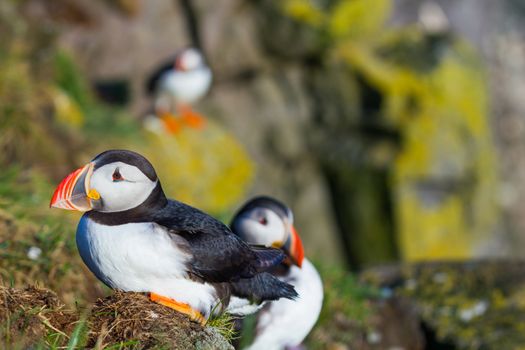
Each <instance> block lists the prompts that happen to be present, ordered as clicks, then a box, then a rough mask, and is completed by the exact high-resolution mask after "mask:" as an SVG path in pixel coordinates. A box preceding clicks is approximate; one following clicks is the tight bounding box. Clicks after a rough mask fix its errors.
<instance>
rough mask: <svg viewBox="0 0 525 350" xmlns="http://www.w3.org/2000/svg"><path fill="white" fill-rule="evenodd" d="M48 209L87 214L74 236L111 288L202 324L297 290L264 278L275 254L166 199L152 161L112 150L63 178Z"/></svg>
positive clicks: (92, 267) (278, 255) (251, 309)
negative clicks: (143, 295) (145, 297)
mask: <svg viewBox="0 0 525 350" xmlns="http://www.w3.org/2000/svg"><path fill="white" fill-rule="evenodd" d="M50 206H51V207H55V208H60V209H68V210H78V211H85V212H86V213H85V214H84V215H83V216H82V218H81V220H80V222H79V224H78V228H77V234H76V241H77V247H78V250H79V252H80V256H81V257H82V259H83V260H84V263H85V264H86V265H87V266H88V267H89V269H90V270H91V272H93V273H94V274H95V276H96V277H97V278H98V279H100V280H101V281H102V282H104V283H105V284H106V285H108V286H109V287H111V288H114V289H120V290H124V291H133V292H147V293H149V295H150V299H151V300H152V301H155V302H158V303H160V304H163V305H166V306H168V307H171V308H173V309H175V310H178V311H180V312H183V313H185V314H187V315H189V316H190V318H191V319H192V320H195V321H198V322H200V323H201V324H204V323H205V322H206V319H207V318H208V317H209V316H210V315H211V313H212V312H214V313H219V312H221V311H224V310H226V311H228V312H230V313H233V314H238V315H245V314H248V313H252V312H255V311H256V310H257V307H258V305H257V304H260V303H262V302H264V301H267V300H277V299H279V298H290V299H293V298H295V297H296V296H297V294H296V292H295V290H294V288H293V287H292V286H291V285H289V284H287V283H286V282H282V281H280V280H278V279H277V278H275V277H274V276H272V275H271V274H269V273H267V272H265V271H266V270H268V269H269V268H271V267H273V266H275V265H277V264H279V263H280V262H281V261H282V260H283V259H284V254H283V253H282V252H281V251H280V250H278V249H268V248H265V247H252V246H249V245H248V244H246V243H245V242H244V241H242V240H241V239H240V238H239V237H238V236H236V235H234V234H233V233H232V232H231V231H230V230H229V228H228V227H227V226H225V225H224V224H222V223H221V222H219V221H217V220H216V219H214V218H212V217H211V216H209V215H207V214H205V213H203V212H202V211H200V210H197V209H195V208H193V207H190V206H188V205H186V204H183V203H181V202H178V201H176V200H170V199H167V198H166V196H165V195H164V192H163V190H162V187H161V184H160V181H159V179H158V178H157V174H156V173H155V170H154V169H153V166H152V165H151V163H150V162H149V161H148V160H147V159H146V158H144V157H143V156H141V155H139V154H137V153H135V152H131V151H126V150H110V151H106V152H103V153H101V154H99V155H98V156H96V157H95V158H94V159H93V160H92V161H91V162H90V163H88V164H86V165H85V166H84V167H82V168H80V169H77V170H76V171H74V172H72V173H71V174H70V175H68V176H67V177H66V178H64V180H62V182H61V183H60V184H59V185H58V187H57V189H56V190H55V193H54V194H53V197H52V199H51V203H50Z"/></svg>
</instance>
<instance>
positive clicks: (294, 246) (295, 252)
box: [284, 225, 304, 267]
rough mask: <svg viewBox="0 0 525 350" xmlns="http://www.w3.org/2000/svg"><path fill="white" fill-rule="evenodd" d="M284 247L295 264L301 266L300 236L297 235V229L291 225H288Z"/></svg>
mask: <svg viewBox="0 0 525 350" xmlns="http://www.w3.org/2000/svg"><path fill="white" fill-rule="evenodd" d="M284 249H285V250H286V251H287V253H288V255H289V256H290V258H291V259H292V261H293V262H294V263H295V264H296V265H297V266H299V267H301V266H302V265H303V259H304V248H303V242H302V241H301V238H300V237H299V234H297V231H296V230H295V227H294V226H293V225H290V238H289V239H288V240H287V242H286V244H285V245H284Z"/></svg>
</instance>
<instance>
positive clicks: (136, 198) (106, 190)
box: [89, 162, 157, 212]
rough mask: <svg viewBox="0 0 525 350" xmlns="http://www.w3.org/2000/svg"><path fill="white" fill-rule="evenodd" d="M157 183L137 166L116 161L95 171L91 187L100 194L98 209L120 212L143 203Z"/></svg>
mask: <svg viewBox="0 0 525 350" xmlns="http://www.w3.org/2000/svg"><path fill="white" fill-rule="evenodd" d="M156 184H157V181H152V180H150V179H149V178H148V177H147V176H146V175H144V173H143V172H142V171H140V169H139V168H137V167H136V166H133V165H129V164H126V163H122V162H114V163H109V164H106V165H103V166H101V167H100V168H98V169H96V170H94V171H93V174H92V175H91V181H90V185H89V188H90V190H95V191H96V192H98V194H99V195H100V200H101V206H100V207H98V208H97V211H101V212H118V211H124V210H128V209H132V208H135V207H137V206H139V205H140V204H142V203H143V202H144V201H145V200H146V199H147V198H148V197H149V195H150V194H151V192H152V191H153V189H154V188H155V186H156Z"/></svg>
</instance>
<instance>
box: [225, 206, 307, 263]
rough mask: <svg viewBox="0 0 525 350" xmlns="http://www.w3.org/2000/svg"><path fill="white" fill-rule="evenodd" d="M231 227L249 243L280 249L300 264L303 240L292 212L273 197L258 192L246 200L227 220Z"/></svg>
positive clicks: (302, 255) (302, 254)
mask: <svg viewBox="0 0 525 350" xmlns="http://www.w3.org/2000/svg"><path fill="white" fill-rule="evenodd" d="M230 226H231V229H232V231H233V232H234V233H235V234H236V235H238V236H239V237H241V238H242V239H243V240H245V241H246V242H248V243H250V244H258V245H264V246H266V247H274V248H280V249H282V250H283V251H284V252H285V253H286V254H287V256H288V257H289V258H290V259H291V261H292V262H293V263H295V264H296V265H297V266H299V267H301V264H302V262H303V258H304V249H303V244H302V242H301V239H300V237H299V235H298V234H297V231H296V230H295V228H294V226H293V213H292V211H291V210H290V208H288V207H287V206H286V205H284V204H283V203H281V202H280V201H278V200H277V199H274V198H271V197H266V196H260V197H255V198H253V199H252V200H250V201H248V202H247V203H246V204H244V206H243V207H242V208H241V209H240V210H239V211H238V212H237V214H236V215H235V217H234V218H233V220H232V223H231V225H230Z"/></svg>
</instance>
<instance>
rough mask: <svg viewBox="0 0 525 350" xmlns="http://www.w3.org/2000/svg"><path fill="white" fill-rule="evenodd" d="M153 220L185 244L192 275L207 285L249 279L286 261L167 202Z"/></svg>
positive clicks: (215, 222)
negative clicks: (186, 243)
mask: <svg viewBox="0 0 525 350" xmlns="http://www.w3.org/2000/svg"><path fill="white" fill-rule="evenodd" d="M154 220H155V222H156V223H158V224H159V225H162V226H164V227H166V228H167V229H168V230H169V231H170V232H171V233H173V234H176V235H179V236H181V237H183V238H185V239H186V240H187V241H188V243H189V246H188V249H189V250H190V252H191V254H192V256H193V259H192V262H191V266H190V269H191V272H192V273H193V274H195V275H197V276H199V277H201V278H203V279H205V280H206V281H207V282H232V281H237V280H239V279H242V278H250V277H253V276H255V275H257V274H259V273H261V272H263V271H266V270H268V269H270V268H271V267H273V266H276V265H278V264H280V263H281V262H282V261H283V259H284V257H285V256H284V254H283V252H282V251H281V250H279V249H273V248H264V247H253V246H249V245H247V244H246V243H245V242H244V241H243V240H241V239H240V238H239V237H237V236H236V235H234V234H233V233H232V232H231V231H230V229H229V228H228V227H227V226H226V225H224V224H223V223H221V222H220V221H218V220H216V219H214V218H212V217H211V216H209V215H207V214H205V213H203V212H201V211H200V210H198V209H195V208H193V207H190V206H188V205H186V204H183V203H180V202H177V201H169V203H168V205H167V206H166V207H165V208H164V209H162V210H161V211H159V212H158V213H156V214H155V219H154Z"/></svg>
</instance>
